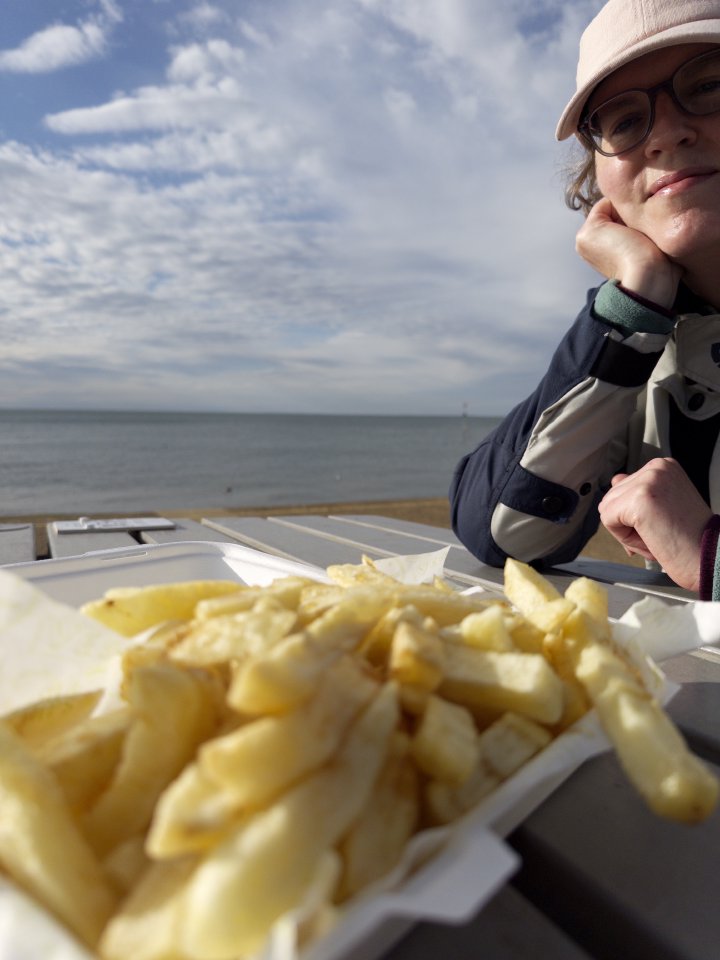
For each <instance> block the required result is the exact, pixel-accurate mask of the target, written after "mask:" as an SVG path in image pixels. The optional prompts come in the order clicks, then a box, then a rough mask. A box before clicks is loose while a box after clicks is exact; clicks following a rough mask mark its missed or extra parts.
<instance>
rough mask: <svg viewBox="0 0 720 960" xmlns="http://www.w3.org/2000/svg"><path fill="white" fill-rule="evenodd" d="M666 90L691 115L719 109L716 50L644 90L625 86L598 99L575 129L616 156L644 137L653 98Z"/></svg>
mask: <svg viewBox="0 0 720 960" xmlns="http://www.w3.org/2000/svg"><path fill="white" fill-rule="evenodd" d="M661 90H664V91H666V92H667V93H668V94H669V96H670V97H671V98H672V101H673V103H674V104H675V106H676V107H678V108H679V109H680V110H682V112H683V113H689V114H691V115H692V116H695V117H704V116H708V114H711V113H718V112H719V111H720V50H711V51H710V53H703V54H701V55H700V56H699V57H693V59H692V60H688V61H687V62H686V63H683V64H681V65H680V66H679V67H678V69H677V70H676V71H675V73H674V74H673V75H672V76H671V77H670V78H669V79H668V80H664V81H663V82H662V83H658V84H656V86H654V87H649V88H648V89H647V90H626V91H625V92H624V93H620V94H618V95H617V96H615V97H611V98H610V99H609V100H606V101H605V103H601V104H600V106H599V107H596V108H595V109H594V110H593V111H592V113H590V114H588V115H587V116H586V117H584V118H583V120H581V122H580V124H579V125H578V132H579V133H580V135H581V136H582V137H583V139H584V140H585V142H586V143H587V145H588V146H589V147H590V148H591V149H592V150H597V151H598V153H601V154H602V155H603V156H604V157H617V156H619V155H620V154H621V153H627V152H628V150H633V149H634V148H635V147H638V146H640V144H641V143H642V142H643V141H644V140H645V139H646V138H647V136H648V134H649V133H650V131H651V130H652V126H653V123H654V121H655V101H656V100H657V96H658V94H659V93H660V91H661Z"/></svg>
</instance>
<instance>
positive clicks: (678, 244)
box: [588, 43, 720, 266]
mask: <svg viewBox="0 0 720 960" xmlns="http://www.w3.org/2000/svg"><path fill="white" fill-rule="evenodd" d="M713 48H714V45H712V44H699V43H688V44H683V45H681V46H677V47H668V48H666V49H664V50H657V51H655V52H653V53H648V54H646V55H645V56H644V57H639V58H638V59H637V60H634V61H633V62H632V63H629V64H627V66H625V67H621V68H620V69H619V70H617V71H616V72H615V73H613V74H612V75H611V76H610V77H608V78H607V79H606V80H604V81H603V82H602V83H601V84H600V85H599V86H598V87H597V89H596V90H595V91H594V92H593V95H592V97H591V98H590V100H589V101H588V105H589V108H590V109H591V110H592V109H594V108H595V107H596V106H598V105H599V104H601V103H602V102H603V101H605V100H607V99H608V98H609V97H612V96H614V95H615V94H618V93H622V92H623V91H625V90H630V89H632V88H640V89H643V88H647V87H651V86H653V85H654V84H656V83H660V82H661V81H663V80H666V79H667V78H669V77H670V76H671V75H672V74H673V73H674V71H675V70H676V69H677V67H679V66H680V64H682V63H685V62H686V61H687V60H689V59H690V58H691V57H694V56H697V55H699V54H701V53H704V52H705V51H706V50H711V49H713ZM595 164H596V175H597V182H598V186H599V188H600V191H601V192H602V194H603V196H605V197H607V198H608V199H609V200H610V201H611V203H612V204H613V206H614V207H615V210H616V211H617V213H618V214H619V216H620V217H621V219H622V220H623V222H624V223H625V224H627V226H629V227H632V228H634V229H636V230H640V231H641V232H642V233H644V234H646V235H647V236H648V237H650V239H651V240H652V241H653V242H654V243H655V244H656V245H657V246H658V247H659V248H660V249H661V250H662V251H663V252H664V253H665V254H667V256H669V257H671V258H673V259H674V260H677V261H678V262H680V263H682V264H683V265H685V266H689V265H690V263H691V262H692V259H693V257H694V256H695V255H696V254H707V253H710V252H711V248H714V249H715V250H716V251H720V113H717V114H712V115H710V116H706V117H694V116H690V115H689V114H686V113H683V112H682V111H681V110H680V109H679V108H678V107H677V106H676V105H675V104H674V103H673V101H672V100H671V99H670V97H669V95H668V94H667V93H666V92H665V91H662V92H661V93H660V94H659V95H658V97H657V100H656V102H655V122H654V124H653V128H652V130H651V131H650V133H649V135H648V137H647V139H646V140H645V141H644V142H643V143H641V144H640V145H639V146H637V147H635V148H634V149H632V150H630V151H628V152H627V153H624V154H622V155H621V156H619V157H605V156H603V155H602V154H599V153H596V154H595Z"/></svg>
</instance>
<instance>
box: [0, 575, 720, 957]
mask: <svg viewBox="0 0 720 960" xmlns="http://www.w3.org/2000/svg"><path fill="white" fill-rule="evenodd" d="M328 573H329V576H330V578H331V580H332V581H333V582H332V583H329V584H324V583H322V584H321V583H316V582H314V581H311V580H305V579H303V578H301V577H285V578H281V579H279V580H276V581H275V582H274V583H272V584H271V585H269V586H268V587H264V588H258V587H244V586H241V585H239V584H235V583H227V582H217V581H198V582H191V583H186V584H168V585H164V586H151V587H147V588H133V589H132V590H128V589H124V590H115V591H111V592H110V593H109V594H108V595H107V596H106V597H104V598H101V599H99V600H97V601H94V602H92V603H90V604H86V606H85V607H84V608H83V610H84V613H85V614H86V615H87V616H90V617H95V618H97V619H99V620H100V621H101V622H103V623H104V624H106V625H110V626H112V627H113V628H114V629H116V630H117V631H118V632H120V633H123V634H124V635H128V636H130V635H132V634H135V633H138V632H142V631H145V630H148V629H149V628H151V627H152V628H155V629H154V630H153V632H152V634H151V635H149V636H148V637H147V638H146V639H145V641H144V643H141V644H131V645H130V646H129V647H128V649H127V651H126V653H125V655H124V658H123V663H122V669H123V684H122V693H123V698H124V704H123V705H122V706H121V707H120V708H118V709H117V710H115V711H114V712H113V713H108V714H105V715H100V716H95V715H94V714H93V710H94V707H95V706H96V703H97V701H98V699H99V697H98V695H96V694H87V695H86V694H84V695H82V696H81V697H75V698H70V697H68V698H66V699H63V698H60V699H58V698H54V699H53V700H48V701H47V702H44V703H40V704H35V705H32V706H31V707H29V708H24V709H23V710H22V711H16V712H15V713H13V714H9V715H7V716H6V717H4V718H2V720H3V721H4V722H0V821H1V825H0V868H2V869H3V870H4V871H5V872H6V873H7V874H8V875H9V876H11V877H12V878H13V879H14V880H15V881H16V882H17V883H18V885H20V886H21V887H23V889H25V890H26V891H28V892H29V893H31V894H32V895H33V896H34V897H35V898H36V899H37V900H38V902H40V903H41V904H43V905H44V906H45V907H46V908H47V909H48V910H49V911H51V912H52V913H53V914H54V915H55V916H56V917H57V918H58V919H59V920H60V921H61V922H63V923H64V924H66V925H67V927H68V928H69V929H70V930H72V931H73V932H74V933H75V934H76V935H77V936H78V937H80V939H82V940H83V942H85V943H86V944H88V945H89V946H90V947H91V948H92V949H93V950H95V951H96V953H97V955H98V956H99V957H100V958H102V960H127V958H129V957H132V958H134V960H169V958H170V957H177V958H181V957H182V958H183V960H234V958H236V957H240V956H248V955H251V954H253V953H255V952H256V951H258V950H260V949H262V947H263V945H264V944H265V942H266V940H267V938H268V936H269V934H270V931H271V929H272V928H273V925H274V924H275V923H276V922H277V921H278V920H279V919H281V918H282V917H284V916H286V915H287V914H288V913H289V912H292V911H298V910H300V911H301V910H302V909H303V907H305V906H307V905H309V904H314V905H315V907H314V909H315V913H314V914H311V917H310V920H308V921H307V923H306V927H305V929H306V931H312V930H317V929H321V928H322V927H323V924H324V923H326V922H329V918H331V917H333V916H335V915H336V912H337V911H339V910H340V909H341V908H342V907H344V906H345V905H346V904H348V903H352V902H353V898H355V897H357V896H359V895H361V894H362V893H363V892H364V891H365V890H366V889H367V888H368V887H369V886H370V885H371V884H373V883H375V882H376V881H378V880H380V879H381V878H382V877H383V876H385V875H386V874H388V873H389V872H390V871H392V870H393V869H394V868H395V867H396V866H398V864H399V863H400V862H401V860H402V858H403V854H404V852H405V850H406V848H407V845H408V843H409V842H410V841H411V840H412V838H413V836H415V835H416V834H417V833H418V832H419V831H421V830H423V829H426V828H429V827H438V826H443V825H447V824H452V823H453V822H454V821H456V820H458V819H459V818H461V817H464V816H465V815H467V814H468V813H470V812H471V811H472V810H473V809H474V808H475V807H476V806H477V805H478V804H479V803H480V802H481V801H482V799H483V798H484V797H486V796H488V794H490V793H491V792H492V791H494V790H496V789H497V788H498V787H499V786H501V784H502V783H503V782H504V781H506V780H507V779H508V778H510V777H512V776H513V774H514V773H516V771H517V770H518V769H520V768H521V767H522V766H523V765H524V764H526V763H527V762H528V761H530V760H531V759H532V758H533V757H534V756H536V755H537V754H539V753H540V752H541V751H542V750H543V749H544V748H545V747H546V746H547V745H548V744H549V743H550V742H551V741H552V740H553V738H554V737H556V736H557V735H558V734H560V733H562V731H563V730H565V729H566V728H567V727H568V726H569V725H570V724H572V723H573V722H574V721H575V720H577V719H578V718H579V717H581V716H582V715H583V714H584V713H586V712H587V711H588V710H589V709H591V708H593V707H594V708H595V709H596V710H597V712H598V716H599V718H600V721H601V723H602V724H603V726H604V728H605V730H606V732H607V735H608V737H609V739H610V740H611V742H612V743H613V745H614V746H615V749H616V751H617V754H618V757H619V759H620V762H621V764H622V766H623V768H624V769H625V770H626V772H627V775H628V777H629V779H630V780H631V782H632V783H633V784H634V785H635V786H636V788H637V790H638V792H639V793H640V795H641V796H642V797H643V798H644V799H645V800H646V802H647V803H648V805H649V807H650V808H651V809H652V810H653V811H655V812H656V813H658V814H660V815H663V816H667V817H671V818H674V819H678V820H683V821H687V822H692V821H696V820H700V819H702V818H704V817H706V816H707V815H708V814H709V813H710V811H711V810H712V809H713V808H714V806H715V804H716V801H717V794H718V785H717V782H716V781H715V779H714V777H712V776H711V774H710V773H709V772H708V771H707V769H706V768H705V767H704V766H703V765H702V764H701V763H700V761H698V760H697V759H696V758H695V757H693V756H692V755H691V754H690V753H689V751H688V748H687V745H686V744H685V742H684V740H683V739H682V737H681V735H680V734H679V733H678V731H677V730H676V729H675V727H674V725H673V724H672V722H671V721H670V720H669V718H668V717H667V715H666V714H665V712H664V711H663V709H662V707H661V706H660V705H659V704H658V703H657V701H656V700H654V699H653V697H652V696H651V695H650V694H649V693H648V691H647V690H646V689H645V687H644V686H643V683H642V680H641V679H640V676H639V674H638V671H637V670H636V669H635V667H634V664H633V662H632V661H631V660H630V659H629V658H628V657H627V656H626V655H625V653H624V652H623V651H622V650H621V649H618V648H616V646H615V645H614V643H613V639H612V630H611V626H610V624H609V621H608V616H607V598H606V596H605V593H604V591H603V590H602V588H601V587H599V586H598V585H597V584H595V583H592V582H591V581H587V580H582V579H581V580H578V581H575V582H573V583H572V584H571V585H570V586H569V587H568V589H567V591H566V592H565V594H564V595H561V594H560V593H559V592H558V591H557V590H556V589H555V588H554V587H553V586H552V584H550V583H549V582H548V581H547V580H546V579H545V578H543V577H542V576H541V575H540V574H538V573H537V572H536V571H535V570H533V569H531V568H530V567H528V566H526V565H525V564H521V563H517V562H515V561H508V562H507V565H506V568H505V594H506V598H507V599H506V600H498V599H491V600H488V599H486V598H485V596H482V595H477V594H475V595H460V594H458V593H456V592H453V591H452V590H450V589H449V588H448V586H447V585H446V584H442V583H438V584H435V585H433V586H427V585H423V586H405V585H403V584H401V583H399V582H397V581H396V580H394V579H393V578H391V577H389V576H387V575H386V574H384V573H381V572H380V571H379V570H378V569H377V568H376V567H375V566H374V565H373V564H372V562H371V561H367V560H365V561H364V562H363V563H362V564H360V565H358V566H352V565H343V566H338V567H331V568H329V570H328ZM28 850H30V851H31V852H32V856H31V857H30V858H28V857H27V855H26V854H27V851H28ZM313 916H314V917H315V920H314V921H313V919H312V918H313ZM308 935H311V934H308Z"/></svg>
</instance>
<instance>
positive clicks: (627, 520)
mask: <svg viewBox="0 0 720 960" xmlns="http://www.w3.org/2000/svg"><path fill="white" fill-rule="evenodd" d="M598 509H599V511H600V519H601V520H602V522H603V525H604V526H605V527H606V528H607V530H608V531H609V532H610V533H611V534H612V535H613V537H615V539H616V540H617V541H619V543H621V544H622V545H623V546H624V547H625V550H626V552H627V554H628V555H629V556H632V554H634V553H637V554H639V555H640V556H641V557H645V558H646V559H648V560H657V562H658V563H659V564H660V566H661V567H662V568H663V570H664V571H665V573H667V575H668V576H669V577H670V578H671V579H672V580H674V581H675V583H677V584H679V585H680V586H681V587H685V588H686V589H687V590H695V591H697V590H699V588H700V541H701V540H702V534H703V530H704V529H705V525H706V524H707V522H708V520H709V519H710V517H711V516H712V511H711V510H710V507H708V505H707V504H706V503H705V501H704V500H703V498H702V497H701V496H700V494H699V493H698V491H697V489H696V488H695V486H694V485H693V483H692V481H691V480H690V478H689V477H688V475H687V474H686V473H685V471H684V470H683V468H682V467H681V466H680V464H679V463H678V462H677V460H673V459H671V458H670V457H664V458H658V459H656V460H650V461H649V462H648V463H646V464H645V465H644V466H643V467H641V468H640V469H639V470H638V471H636V472H635V473H630V474H627V473H618V474H616V475H615V476H614V477H613V479H612V488H611V489H610V490H609V491H608V492H607V493H606V494H605V496H604V497H603V499H602V500H601V501H600V505H599V508H598Z"/></svg>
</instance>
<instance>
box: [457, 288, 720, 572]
mask: <svg viewBox="0 0 720 960" xmlns="http://www.w3.org/2000/svg"><path fill="white" fill-rule="evenodd" d="M719 430H720V314H719V313H717V312H716V311H715V310H714V309H713V308H712V307H709V306H707V305H705V304H703V303H701V302H699V301H698V300H697V298H695V297H694V296H693V295H692V294H691V293H690V292H689V291H687V290H685V289H682V288H681V291H680V293H679V295H678V299H677V301H676V303H675V305H674V310H673V311H672V312H671V311H667V312H666V311H660V309H659V308H657V307H655V306H654V305H652V304H649V303H647V302H646V301H643V300H641V299H640V298H637V297H635V296H634V295H631V294H629V293H628V292H627V291H624V290H623V289H622V288H621V287H620V286H619V285H618V284H617V282H616V281H612V282H607V283H604V284H603V285H602V286H600V287H598V288H597V289H594V290H591V291H590V292H589V294H588V298H587V303H586V304H585V307H584V308H583V310H581V312H580V314H579V315H578V317H577V319H576V321H575V323H574V324H573V326H572V327H571V328H570V330H569V331H568V332H567V334H566V335H565V337H564V338H563V340H562V342H561V343H560V345H559V347H558V349H557V351H556V352H555V355H554V356H553V359H552V361H551V363H550V367H549V369H548V371H547V373H546V374H545V376H544V377H543V379H542V380H541V381H540V384H539V385H538V387H537V389H536V390H535V392H534V393H533V394H532V395H531V396H529V397H528V398H527V399H526V400H525V401H523V402H522V403H520V404H519V405H518V406H517V407H515V409H514V410H512V411H511V412H510V413H509V414H508V416H507V417H506V418H505V420H504V421H503V422H502V423H501V424H500V426H498V427H497V428H496V429H495V430H494V431H493V432H492V433H491V434H490V435H489V436H488V437H486V438H485V439H483V441H482V442H481V443H480V445H479V446H478V447H477V448H476V449H475V450H473V451H472V453H469V454H468V455H467V456H466V457H464V458H463V459H462V460H461V462H460V463H459V464H458V467H457V469H456V471H455V475H454V478H453V482H452V486H451V489H450V501H451V507H452V522H453V529H454V530H455V532H456V534H457V535H458V537H459V538H460V540H461V541H462V542H463V543H464V544H465V546H466V547H467V548H468V549H469V550H470V551H471V552H472V553H473V554H475V556H477V557H478V558H479V559H481V560H483V561H484V562H485V563H489V564H492V565H494V566H501V565H502V564H503V563H504V561H505V558H506V557H508V556H511V557H515V558H516V559H518V560H524V561H526V562H538V561H539V562H541V564H542V563H544V564H548V565H549V564H553V563H562V562H567V561H569V560H572V559H574V558H575V557H576V556H577V554H578V553H579V552H580V551H581V549H582V547H583V546H584V544H585V543H586V542H587V541H588V539H589V538H590V537H591V536H592V534H593V533H594V532H595V530H596V529H597V527H598V523H599V516H598V511H597V504H598V503H599V501H600V499H601V498H602V496H603V494H604V493H605V492H606V491H607V490H608V489H609V487H610V480H611V478H612V476H613V475H614V474H615V473H618V472H625V473H630V472H633V471H634V470H637V469H638V468H639V467H641V466H642V465H643V464H644V463H646V462H647V461H648V460H652V459H653V458H654V457H659V456H672V457H674V458H675V459H676V460H678V461H679V462H680V464H681V465H682V466H683V467H684V469H685V471H686V472H687V473H688V475H689V476H690V478H691V479H692V481H693V482H694V484H695V486H696V487H697V489H698V490H699V491H700V493H701V494H702V495H703V497H704V498H705V500H706V501H707V502H708V503H709V504H710V506H711V508H712V510H713V511H714V512H715V513H719V514H720V444H719V443H718V432H719Z"/></svg>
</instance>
